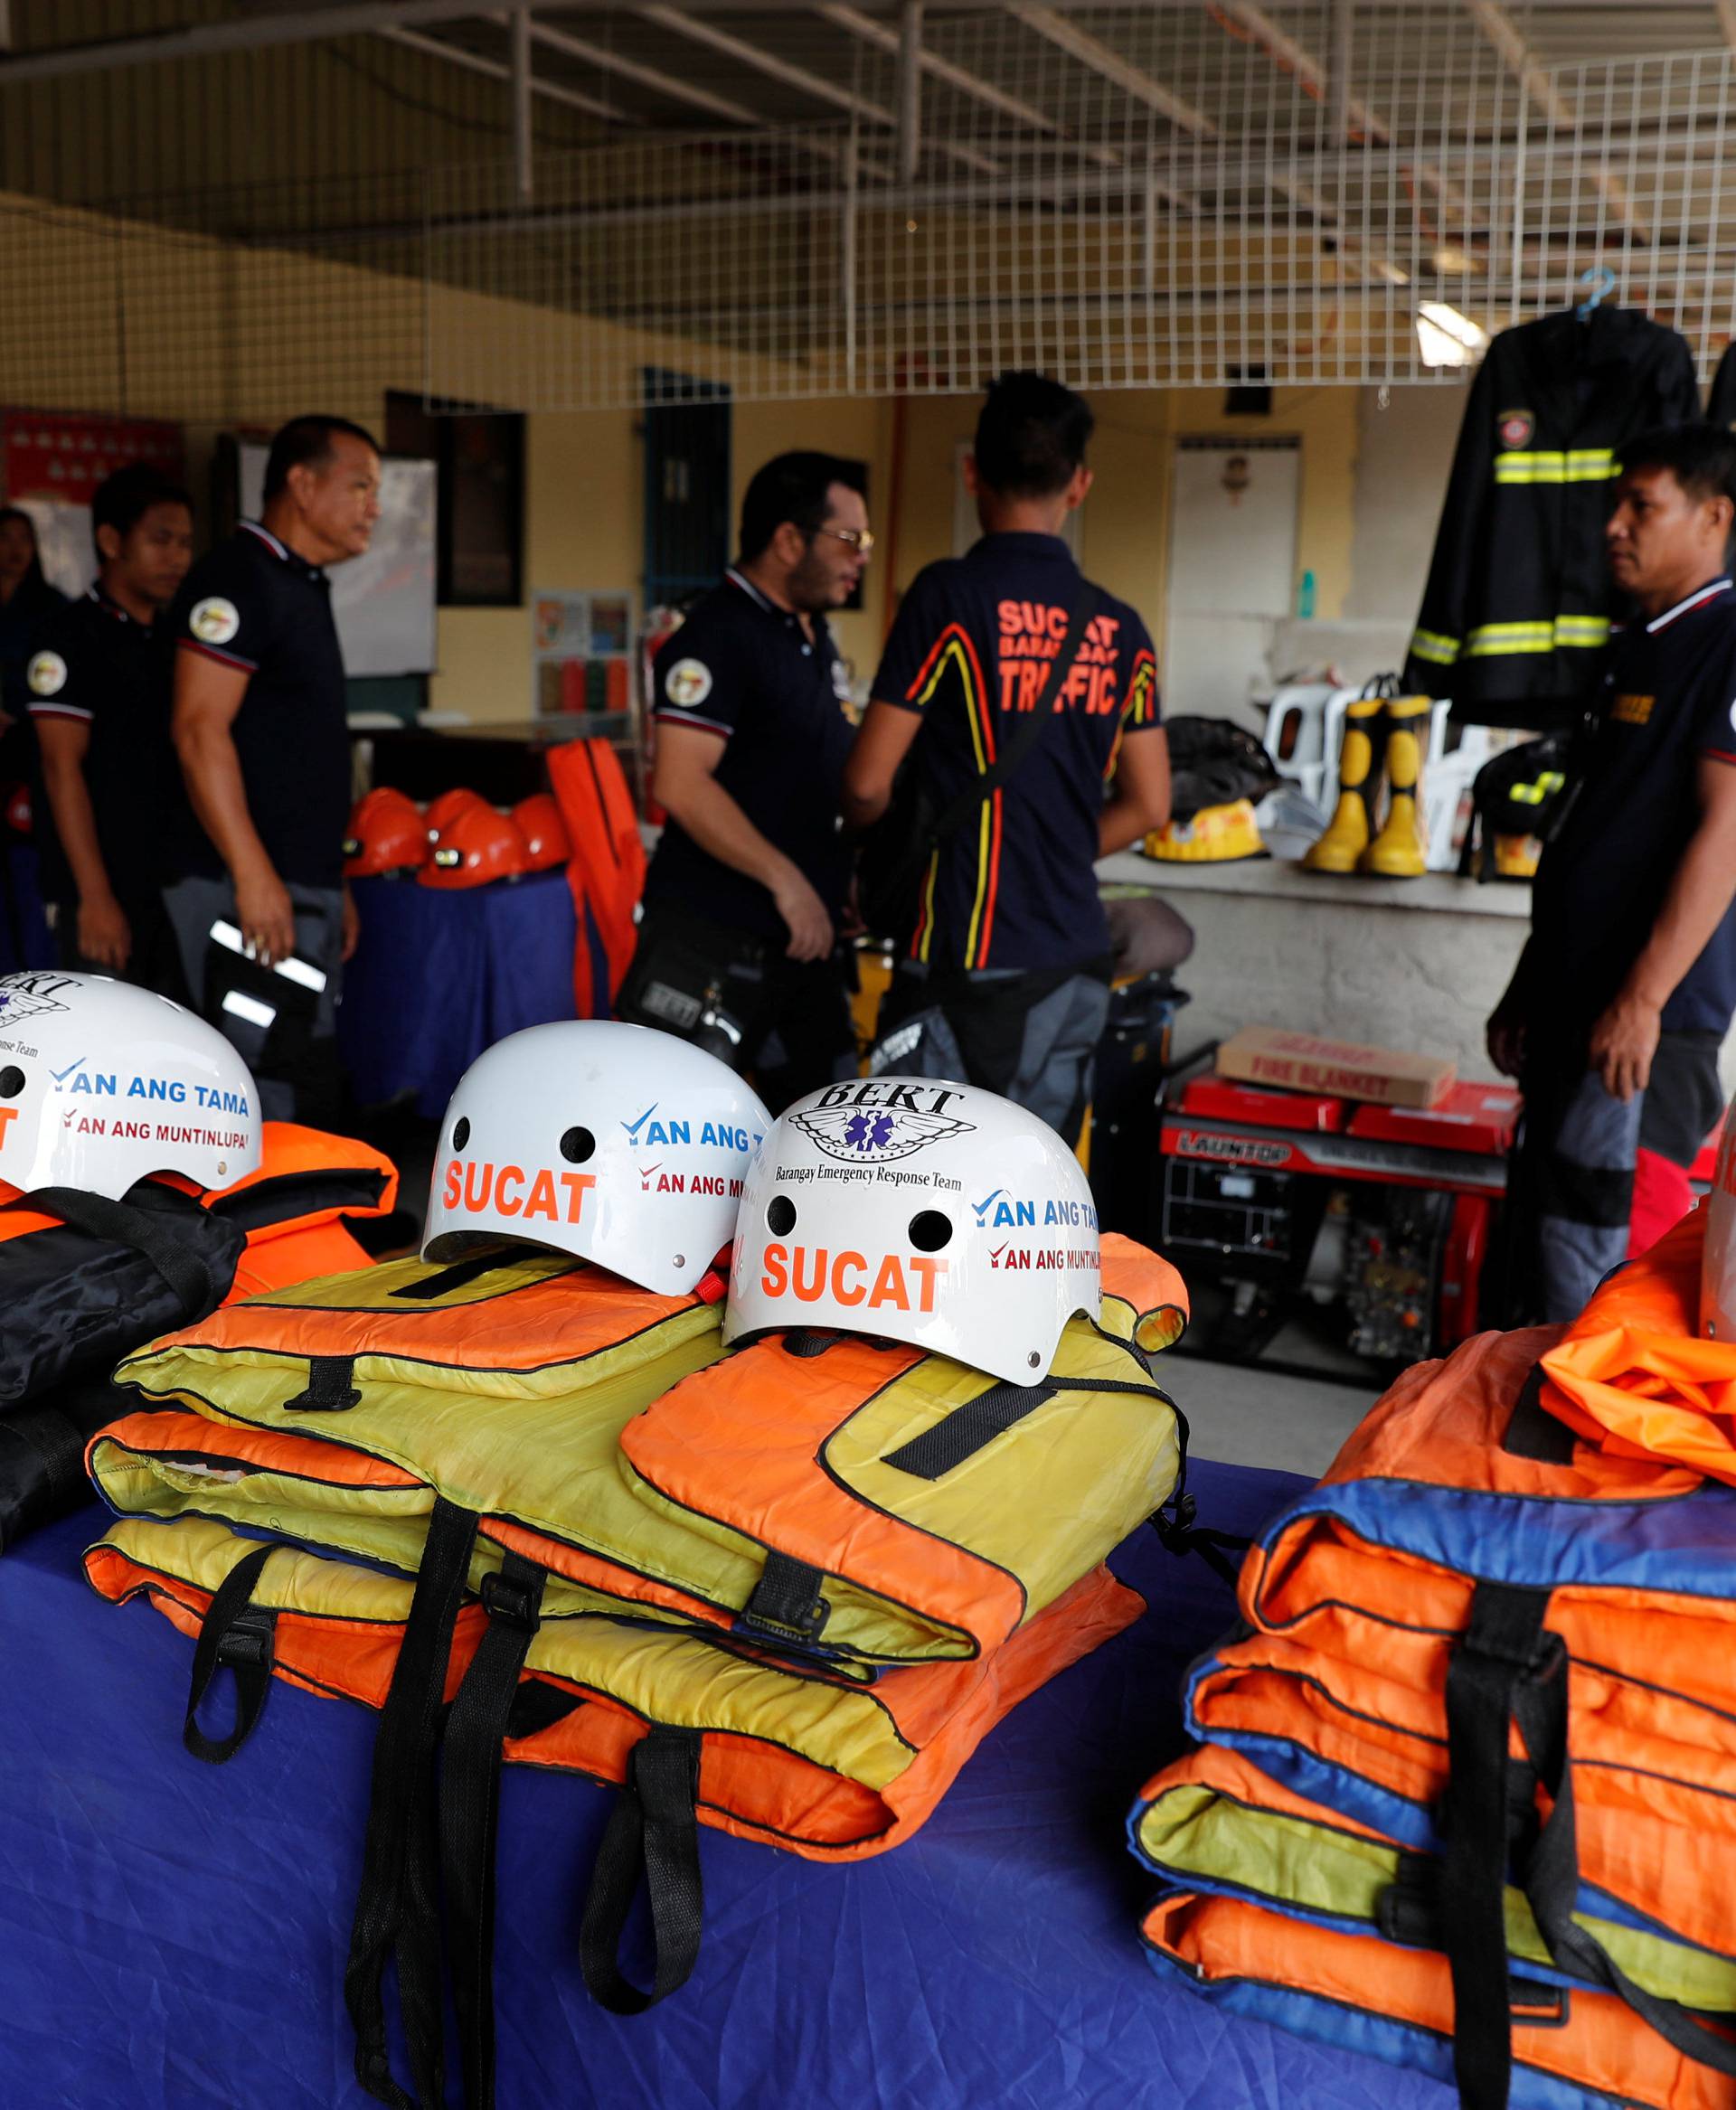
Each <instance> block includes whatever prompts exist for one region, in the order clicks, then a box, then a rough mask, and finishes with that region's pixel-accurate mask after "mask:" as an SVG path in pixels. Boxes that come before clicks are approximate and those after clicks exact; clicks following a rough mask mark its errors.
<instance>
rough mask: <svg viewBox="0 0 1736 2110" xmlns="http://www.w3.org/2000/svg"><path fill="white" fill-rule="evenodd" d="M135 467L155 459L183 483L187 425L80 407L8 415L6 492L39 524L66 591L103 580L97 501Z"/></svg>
mask: <svg viewBox="0 0 1736 2110" xmlns="http://www.w3.org/2000/svg"><path fill="white" fill-rule="evenodd" d="M128 462H149V463H150V465H151V466H152V467H153V468H157V469H161V470H162V472H163V473H164V475H165V476H172V477H174V478H175V481H176V482H177V483H179V482H181V481H182V480H183V479H184V476H185V474H186V447H185V442H184V438H183V435H182V431H181V428H180V427H179V426H178V425H171V424H167V423H165V422H164V421H163V420H162V419H153V418H105V417H98V416H93V415H90V414H87V413H85V412H83V411H77V410H5V411H0V493H4V495H5V499H6V502H7V503H8V504H12V505H18V506H22V507H23V508H24V511H25V512H26V513H29V515H30V517H31V519H32V521H33V523H35V528H36V540H37V542H38V543H39V545H40V546H41V550H42V570H43V573H44V574H45V576H46V577H47V579H48V582H49V584H50V585H51V586H56V587H58V588H59V589H60V590H61V592H62V593H65V594H80V593H82V592H83V591H84V589H85V588H86V587H88V586H89V585H90V582H91V580H92V579H95V577H96V575H97V557H96V551H95V550H94V548H93V547H92V545H91V541H90V500H91V498H92V496H93V495H94V494H95V492H96V488H97V485H99V484H100V483H101V482H102V481H103V479H104V478H105V477H106V476H109V475H111V474H112V473H113V472H114V471H115V470H116V469H118V468H121V467H123V466H125V465H126V464H127V463H128Z"/></svg>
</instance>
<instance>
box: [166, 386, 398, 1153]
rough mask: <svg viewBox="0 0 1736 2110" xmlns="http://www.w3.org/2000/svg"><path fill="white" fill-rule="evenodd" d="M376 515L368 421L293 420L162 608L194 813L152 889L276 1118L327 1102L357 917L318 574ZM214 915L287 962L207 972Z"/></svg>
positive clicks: (336, 700)
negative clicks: (246, 509)
mask: <svg viewBox="0 0 1736 2110" xmlns="http://www.w3.org/2000/svg"><path fill="white" fill-rule="evenodd" d="M379 516H380V455H379V450H378V448H377V447H375V445H374V443H373V438H371V436H370V435H369V434H368V433H367V432H365V431H363V429H362V427H361V426H359V425H353V424H351V423H350V421H349V420H348V419H344V418H330V417H305V418H295V419H291V420H290V421H289V423H288V424H287V425H285V426H284V427H283V428H282V429H281V430H280V431H279V432H278V435H277V437H276V438H274V439H273V440H272V442H271V451H270V455H269V458H268V460H267V464H266V471H265V492H264V500H263V504H262V505H261V508H260V518H259V520H258V521H243V522H242V523H241V526H240V527H239V528H238V529H237V530H236V532H235V533H234V534H233V535H232V536H231V538H230V539H229V541H228V542H224V543H223V544H222V545H221V546H220V547H219V548H218V549H215V550H213V551H212V552H211V554H210V555H209V556H208V557H205V558H204V559H203V560H201V562H199V563H198V564H196V565H195V566H194V567H193V570H192V572H191V574H190V575H189V577H188V579H187V582H186V585H185V587H184V589H183V590H182V594H181V598H180V600H179V602H178V603H177V607H176V613H175V630H176V637H177V642H178V644H179V646H180V651H179V655H178V658H177V664H176V669H175V716H174V731H175V748H176V749H177V751H178V753H179V755H180V758H181V768H182V772H183V774H184V777H185V779H186V787H187V793H188V796H189V797H190V799H191V801H192V805H193V814H194V815H196V817H197V819H198V822H199V827H198V828H197V829H195V830H193V831H191V841H190V843H189V847H188V852H187V859H186V870H187V872H188V875H189V876H186V877H184V878H182V879H180V880H178V881H176V882H175V885H174V886H172V887H171V888H170V889H169V890H168V892H167V894H166V896H165V899H166V900H167V903H168V909H169V914H170V917H171V918H172V920H173V921H174V924H175V933H176V937H177V938H178V940H179V942H180V947H181V956H182V961H183V964H184V968H185V971H186V975H187V980H188V984H189V985H190V987H191V988H192V990H193V995H194V999H195V1002H197V1003H199V1005H200V1006H201V1008H202V1009H203V1010H204V1011H205V1012H206V1013H207V1014H208V1015H209V1016H210V1017H211V1019H212V1023H213V1024H215V1025H218V1026H220V1027H221V1028H222V1031H224V1032H225V1033H226V1034H228V1036H229V1037H230V1039H231V1040H232V1041H234V1042H235V1044H236V1046H237V1047H238V1048H240V1049H241V1052H242V1053H243V1055H245V1056H246V1058H247V1060H248V1062H249V1064H250V1067H251V1069H253V1073H254V1075H255V1077H256V1078H258V1079H259V1087H260V1100H261V1104H262V1106H263V1107H264V1110H265V1112H266V1114H267V1115H268V1116H271V1117H275V1118H287V1117H288V1116H290V1115H291V1113H292V1112H297V1111H298V1112H299V1113H300V1114H301V1115H302V1116H303V1117H307V1116H308V1115H310V1114H315V1113H317V1112H320V1111H321V1110H323V1109H327V1108H329V1107H330V1104H331V1102H332V1100H333V1099H334V1098H335V1094H336V1083H337V1073H336V1060H335V1039H334V1035H335V1006H336V1002H337V993H338V982H339V978H340V976H341V974H342V971H343V963H344V960H346V959H347V958H348V957H349V956H350V954H351V953H352V952H353V951H354V947H355V920H354V909H353V907H352V904H351V901H350V898H349V892H348V890H347V889H346V888H345V887H344V869H343V842H344V827H345V824H346V822H347V820H348V817H349V808H350V742H349V730H348V719H347V711H346V707H345V693H344V657H343V654H342V652H341V651H340V649H339V646H338V640H337V626H336V625H335V622H334V621H333V618H332V604H331V583H330V581H329V579H327V578H326V575H325V573H326V567H327V566H329V565H333V564H342V563H344V562H346V561H347V560H349V559H350V558H352V557H359V556H360V555H361V554H362V553H363V551H365V550H366V548H367V547H368V543H369V541H370V539H371V538H372V536H373V524H374V522H375V521H376V520H377V519H378V518H379ZM220 925H222V926H226V927H228V928H232V929H234V930H237V931H239V935H240V942H241V946H242V947H245V948H247V950H248V952H249V953H250V956H251V962H250V964H251V965H253V966H257V968H258V969H259V971H260V972H261V973H269V971H270V970H273V969H277V968H280V967H282V966H284V965H285V964H286V963H287V964H288V975H285V976H280V977H279V980H278V981H277V982H269V983H267V984H263V986H264V988H265V989H266V990H267V991H268V992H269V994H266V995H264V996H261V995H260V994H259V992H258V991H257V990H256V991H255V992H254V994H251V995H249V994H247V993H246V992H245V991H231V990H229V989H227V988H225V990H223V991H222V993H219V992H218V991H217V990H216V989H214V988H212V989H208V988H207V981H208V972H207V970H208V966H209V964H210V962H211V960H212V958H213V956H214V955H213V951H212V932H213V928H214V927H217V926H220ZM291 956H295V957H294V960H292V958H291ZM227 972H228V968H227V966H225V973H226V974H227Z"/></svg>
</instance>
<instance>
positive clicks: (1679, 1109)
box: [1507, 1032, 1722, 1323]
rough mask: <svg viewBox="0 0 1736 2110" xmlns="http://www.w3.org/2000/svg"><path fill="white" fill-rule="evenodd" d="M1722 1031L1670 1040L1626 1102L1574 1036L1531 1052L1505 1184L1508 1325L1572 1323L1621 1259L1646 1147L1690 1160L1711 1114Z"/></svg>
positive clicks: (1673, 1159) (1717, 1097)
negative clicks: (1510, 1277)
mask: <svg viewBox="0 0 1736 2110" xmlns="http://www.w3.org/2000/svg"><path fill="white" fill-rule="evenodd" d="M1719 1041H1720V1036H1719V1035H1718V1034H1716V1033H1709V1032H1682V1033H1665V1034H1664V1035H1663V1036H1662V1037H1661V1038H1660V1040H1659V1041H1658V1045H1657V1052H1656V1055H1655V1056H1654V1057H1653V1059H1652V1075H1651V1082H1650V1084H1649V1086H1648V1087H1647V1088H1646V1090H1645V1091H1644V1092H1638V1093H1636V1094H1635V1096H1634V1097H1632V1098H1631V1099H1629V1100H1628V1101H1627V1102H1626V1103H1625V1104H1624V1102H1623V1101H1622V1100H1620V1099H1616V1098H1611V1097H1610V1096H1609V1093H1608V1092H1607V1091H1605V1090H1604V1088H1603V1085H1602V1082H1601V1080H1600V1079H1599V1077H1598V1074H1597V1072H1596V1071H1595V1070H1592V1069H1587V1067H1586V1044H1585V1041H1584V1040H1583V1039H1581V1038H1579V1037H1577V1036H1576V1037H1572V1038H1566V1039H1554V1040H1544V1041H1540V1042H1538V1043H1537V1044H1536V1045H1535V1046H1533V1047H1532V1048H1530V1049H1528V1050H1527V1056H1526V1061H1525V1073H1524V1079H1522V1082H1523V1084H1524V1095H1525V1109H1524V1125H1523V1126H1522V1128H1521V1131H1520V1142H1519V1149H1518V1151H1517V1153H1516V1154H1515V1155H1514V1162H1513V1165H1512V1167H1511V1170H1510V1173H1509V1178H1508V1184H1507V1206H1508V1221H1509V1229H1510V1235H1511V1238H1512V1241H1513V1248H1512V1249H1513V1255H1514V1276H1515V1280H1514V1303H1513V1305H1512V1309H1511V1317H1512V1319H1513V1321H1514V1323H1520V1322H1523V1321H1524V1320H1528V1319H1531V1320H1539V1321H1561V1320H1567V1319H1574V1318H1577V1317H1578V1316H1579V1314H1580V1312H1582V1311H1583V1310H1584V1309H1585V1306H1586V1304H1587V1303H1588V1301H1589V1300H1590V1295H1591V1293H1592V1291H1593V1290H1595V1289H1596V1288H1597V1286H1598V1285H1599V1282H1601V1281H1602V1280H1603V1278H1604V1276H1606V1275H1608V1274H1609V1271H1610V1269H1611V1268H1612V1267H1619V1266H1620V1265H1621V1263H1622V1262H1623V1261H1624V1260H1625V1259H1626V1258H1628V1225H1629V1221H1630V1220H1631V1217H1632V1214H1633V1205H1634V1168H1635V1164H1636V1163H1637V1159H1638V1156H1639V1154H1640V1152H1641V1151H1642V1150H1646V1151H1652V1152H1655V1153H1656V1154H1657V1155H1658V1156H1660V1157H1663V1158H1665V1159H1667V1160H1668V1161H1669V1162H1670V1163H1673V1164H1676V1165H1680V1166H1684V1167H1685V1166H1687V1165H1690V1164H1692V1163H1694V1158H1695V1156H1696V1155H1697V1154H1698V1153H1699V1149H1700V1145H1701V1144H1702V1143H1703V1142H1704V1140H1705V1138H1706V1136H1707V1135H1708V1134H1709V1133H1710V1132H1711V1129H1712V1125H1713V1123H1714V1122H1715V1121H1716V1120H1717V1118H1718V1112H1719V1108H1720V1107H1721V1106H1722V1092H1721V1090H1720V1088H1719V1083H1718V1048H1719Z"/></svg>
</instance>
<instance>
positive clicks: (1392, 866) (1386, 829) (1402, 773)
mask: <svg viewBox="0 0 1736 2110" xmlns="http://www.w3.org/2000/svg"><path fill="white" fill-rule="evenodd" d="M1433 709H1434V705H1433V704H1432V703H1431V702H1429V699H1428V697H1427V696H1393V697H1391V698H1389V699H1388V702H1387V704H1386V788H1387V795H1388V799H1389V804H1388V805H1387V809H1386V820H1385V822H1384V823H1383V824H1382V828H1381V832H1380V834H1378V835H1376V836H1375V838H1374V840H1373V842H1372V843H1370V844H1369V846H1368V848H1367V849H1366V850H1364V851H1363V854H1362V858H1361V861H1360V862H1359V863H1358V865H1357V870H1358V871H1367V872H1373V873H1375V874H1377V875H1378V876H1379V877H1380V878H1382V879H1420V878H1421V876H1422V874H1423V873H1424V872H1425V871H1428V869H1429V857H1428V846H1427V845H1426V843H1424V842H1423V839H1422V808H1421V805H1420V803H1419V802H1420V798H1421V796H1422V749H1423V741H1424V740H1425V739H1427V738H1428V733H1429V713H1430V712H1431V711H1433Z"/></svg>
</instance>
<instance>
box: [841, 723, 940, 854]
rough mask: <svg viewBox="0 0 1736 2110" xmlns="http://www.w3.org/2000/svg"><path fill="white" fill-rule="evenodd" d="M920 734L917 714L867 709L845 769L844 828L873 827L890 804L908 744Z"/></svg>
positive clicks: (920, 726)
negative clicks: (894, 784)
mask: <svg viewBox="0 0 1736 2110" xmlns="http://www.w3.org/2000/svg"><path fill="white" fill-rule="evenodd" d="M921 730H922V719H921V715H920V712H918V711H905V710H903V709H901V707H900V706H899V705H898V704H896V703H886V702H878V701H877V702H873V703H871V704H869V706H868V710H867V712H866V715H865V716H864V717H863V721H862V730H860V731H859V732H858V733H857V735H856V741H855V745H854V747H853V748H852V749H851V750H850V759H849V760H848V761H847V762H846V763H845V764H844V796H843V800H842V804H843V806H844V824H845V826H846V827H851V828H856V829H862V828H868V827H872V826H873V824H874V823H875V822H876V821H877V820H879V818H880V817H881V815H882V814H883V813H884V812H885V811H886V808H887V807H888V806H889V805H891V804H892V780H893V778H894V777H896V776H897V775H898V768H899V764H900V763H901V761H902V760H903V759H904V758H905V756H906V755H908V754H909V753H910V742H911V741H912V740H913V739H915V738H916V736H917V734H918V733H919V732H920V731H921Z"/></svg>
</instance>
